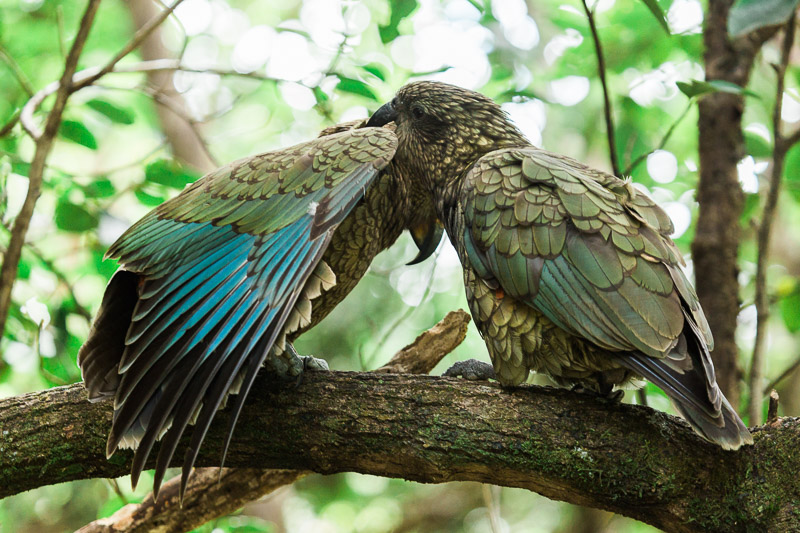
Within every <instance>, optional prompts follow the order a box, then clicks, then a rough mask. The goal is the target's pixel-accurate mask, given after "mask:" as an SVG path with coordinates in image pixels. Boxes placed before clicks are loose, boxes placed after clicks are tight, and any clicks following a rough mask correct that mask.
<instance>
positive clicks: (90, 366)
mask: <svg viewBox="0 0 800 533" xmlns="http://www.w3.org/2000/svg"><path fill="white" fill-rule="evenodd" d="M138 286H139V275H138V274H135V273H133V272H128V271H127V270H118V271H117V272H116V273H115V274H114V276H113V277H112V278H111V281H109V282H108V286H107V287H106V292H105V294H104V295H103V302H102V303H101V304H100V310H99V311H98V312H97V317H96V318H95V319H94V322H93V323H92V327H91V329H90V331H89V338H88V339H87V341H86V342H85V343H84V345H83V346H81V349H80V350H79V351H78V366H79V367H80V369H81V375H82V377H83V381H84V383H85V385H86V389H87V390H88V391H89V400H91V401H98V400H103V399H106V398H113V396H114V394H115V393H116V390H117V387H118V386H119V381H120V375H119V363H120V361H121V360H122V354H123V352H124V351H125V335H126V333H127V331H128V326H129V324H130V322H131V316H132V315H133V310H134V308H135V307H136V302H137V300H138V292H137V291H138Z"/></svg>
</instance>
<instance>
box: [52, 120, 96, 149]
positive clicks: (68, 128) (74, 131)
mask: <svg viewBox="0 0 800 533" xmlns="http://www.w3.org/2000/svg"><path fill="white" fill-rule="evenodd" d="M58 132H59V133H60V134H61V136H62V137H64V138H65V139H68V140H70V141H72V142H74V143H78V144H80V145H81V146H85V147H86V148H90V149H92V150H97V139H95V138H94V135H92V132H91V131H89V128H87V127H86V126H84V125H83V124H81V123H80V122H77V121H75V120H65V121H63V122H62V123H61V126H60V127H59V128H58Z"/></svg>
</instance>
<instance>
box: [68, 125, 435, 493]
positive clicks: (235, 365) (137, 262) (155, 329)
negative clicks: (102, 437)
mask: <svg viewBox="0 0 800 533" xmlns="http://www.w3.org/2000/svg"><path fill="white" fill-rule="evenodd" d="M360 126H363V121H362V122H361V123H359V124H345V125H341V126H336V127H333V128H329V129H328V130H325V131H324V132H323V133H322V136H321V137H320V138H317V139H315V140H312V141H309V142H306V143H302V144H299V145H296V146H293V147H290V148H286V149H283V150H277V151H272V152H268V153H265V154H260V155H256V156H253V157H248V158H245V159H242V160H239V161H236V162H234V163H231V164H229V165H227V166H225V167H222V168H220V169H218V170H216V171H214V172H211V173H210V174H208V175H206V176H205V177H203V178H201V179H200V180H198V181H197V182H195V183H194V184H192V185H191V186H189V187H187V188H186V189H185V190H184V191H183V192H181V193H180V194H179V195H178V196H177V197H175V198H173V199H172V200H169V201H167V202H165V203H164V204H162V205H161V206H159V207H157V208H156V209H154V210H153V211H151V212H150V213H149V214H147V215H146V216H145V217H143V218H142V219H141V220H140V221H138V222H137V223H136V224H134V225H133V226H132V227H131V228H130V229H129V230H128V231H126V232H125V233H124V234H123V235H122V236H121V237H120V238H119V239H118V240H117V242H116V243H114V244H113V245H112V246H111V248H110V249H109V251H108V253H107V255H108V256H109V257H112V258H115V259H117V260H118V261H119V263H120V270H118V271H117V273H116V274H115V275H114V277H113V278H112V280H111V281H110V282H109V285H108V288H107V289H106V294H105V295H104V297H103V302H102V305H101V308H100V311H99V312H98V315H97V317H96V319H95V321H94V323H93V325H92V329H91V331H90V334H89V338H88V340H87V341H86V343H85V344H84V345H83V346H82V347H81V350H80V352H79V355H78V363H79V365H80V367H81V371H82V375H83V377H84V381H85V384H86V388H87V389H88V391H89V397H90V399H92V400H100V399H104V398H113V399H114V418H113V423H112V428H111V432H110V435H109V439H108V446H107V453H108V455H109V456H110V455H111V454H113V453H114V452H115V451H116V450H117V449H118V448H120V447H133V448H136V453H135V456H134V460H133V466H132V476H133V482H134V484H135V483H136V480H137V479H138V476H139V474H140V473H141V471H142V469H143V468H144V465H145V462H146V460H147V458H148V456H149V455H150V452H151V451H152V450H153V448H154V447H155V446H156V444H155V443H156V441H157V440H161V444H160V446H159V450H158V454H157V460H156V478H155V490H156V492H157V491H158V487H159V485H160V483H161V480H162V478H163V475H164V471H165V469H166V468H167V466H168V465H169V464H170V462H171V459H172V456H173V454H174V452H175V450H176V447H177V444H178V441H179V439H180V437H181V435H182V434H183V432H184V431H185V430H186V428H187V426H188V425H189V424H194V426H195V427H194V429H193V430H192V441H191V444H190V447H189V449H188V450H187V452H186V455H185V458H184V467H183V470H184V478H183V483H184V485H183V486H184V487H185V482H186V477H187V475H188V473H189V471H190V470H191V468H192V466H193V464H194V461H195V459H196V457H197V453H198V451H199V449H200V445H201V444H202V441H203V439H204V438H205V434H206V432H207V430H208V427H209V425H210V423H211V421H212V420H213V418H214V416H215V414H216V411H217V409H218V408H219V407H220V406H221V405H223V404H224V402H225V401H226V399H227V398H228V396H229V395H230V394H231V393H237V392H238V395H237V396H236V399H235V401H234V406H233V412H232V414H231V416H230V423H229V432H228V439H230V436H231V434H232V431H233V427H234V425H235V423H236V419H237V416H238V413H239V411H240V409H241V407H242V404H243V402H244V399H245V397H246V396H247V392H248V391H249V388H250V386H251V384H252V382H253V380H254V378H255V376H256V373H257V372H258V370H259V368H261V366H262V365H263V364H265V363H266V364H267V366H268V367H270V368H271V369H272V370H273V371H275V372H276V373H278V374H279V375H282V376H296V375H298V374H299V373H300V372H301V371H302V369H303V361H301V360H300V359H299V358H298V357H297V356H296V354H295V353H294V350H293V349H292V348H291V345H290V344H289V343H290V342H291V341H292V340H294V339H295V338H296V337H297V336H299V335H300V334H301V333H302V332H304V331H306V330H307V329H309V328H310V327H312V326H314V325H315V324H317V323H318V322H319V321H320V320H321V319H322V318H324V317H325V316H326V315H327V314H328V313H329V312H330V311H331V310H332V309H333V308H334V307H335V306H336V305H337V304H338V303H339V302H340V301H341V300H342V299H343V298H344V297H345V296H346V295H347V294H348V293H349V292H350V290H352V289H353V287H354V286H355V285H356V283H357V282H358V281H359V280H360V279H361V277H362V276H363V275H364V274H365V272H366V270H367V268H368V266H369V264H370V262H371V261H372V259H373V258H374V257H375V255H377V254H378V253H379V252H380V251H381V250H383V249H385V248H387V247H388V246H390V245H391V244H392V243H393V242H394V241H395V240H396V239H397V237H398V236H399V235H400V233H401V232H402V231H403V229H406V228H407V229H411V230H412V233H413V235H414V238H415V240H416V241H417V242H418V243H422V244H423V249H421V250H420V256H418V260H421V259H424V257H426V256H427V255H429V254H430V253H431V252H432V251H433V247H434V246H435V244H436V241H438V238H436V237H437V235H440V234H441V231H440V230H439V231H438V232H437V225H436V224H435V213H434V211H433V208H432V204H431V201H430V200H429V197H428V196H425V197H423V196H421V194H420V192H419V191H418V190H417V189H416V188H415V187H413V186H412V184H410V182H409V181H408V180H407V179H406V178H405V177H404V175H403V174H401V173H400V172H398V169H397V168H396V167H395V166H393V165H392V164H391V160H392V158H393V156H394V154H395V150H396V147H397V137H396V136H395V134H394V133H393V132H392V130H391V129H390V128H361V127H360ZM426 237H428V238H426ZM431 243H433V244H431ZM225 447H227V443H226V445H225ZM224 453H225V452H224V450H223V458H224Z"/></svg>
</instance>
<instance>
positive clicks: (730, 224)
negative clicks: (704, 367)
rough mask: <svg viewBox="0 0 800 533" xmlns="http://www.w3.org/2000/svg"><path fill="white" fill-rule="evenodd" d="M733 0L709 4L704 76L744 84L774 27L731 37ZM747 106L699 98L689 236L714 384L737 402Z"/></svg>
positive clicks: (735, 98)
mask: <svg viewBox="0 0 800 533" xmlns="http://www.w3.org/2000/svg"><path fill="white" fill-rule="evenodd" d="M732 3H733V0H709V2H708V9H707V13H706V17H705V23H704V29H703V43H704V45H705V48H706V50H705V54H704V62H705V73H706V80H707V81H712V80H724V81H729V82H732V83H735V84H736V85H739V86H740V87H746V86H747V82H748V80H749V78H750V72H751V70H752V66H753V61H754V60H755V57H756V54H757V53H758V52H759V50H760V48H761V45H762V44H763V42H764V41H763V40H764V38H765V37H766V36H767V35H768V34H769V32H767V31H759V32H754V33H753V34H750V35H746V36H743V37H740V38H737V39H736V40H734V41H732V40H731V39H730V37H729V35H728V31H727V21H728V12H729V10H730V6H731V4H732ZM773 34H774V32H773ZM743 110H744V97H743V96H742V95H739V94H730V93H723V92H716V93H711V94H708V95H706V96H704V97H703V98H701V99H700V102H699V104H698V112H699V117H698V127H699V139H698V152H699V156H700V180H699V182H698V185H697V201H698V203H699V204H700V209H699V211H698V216H697V229H696V233H695V238H694V241H693V242H692V259H693V261H694V272H695V278H696V283H695V287H696V288H697V294H698V296H699V297H700V303H701V304H702V305H703V309H704V310H705V315H706V317H707V318H708V323H709V326H710V327H711V331H713V332H714V340H715V343H714V351H713V352H712V353H711V357H712V359H713V361H714V368H715V369H716V374H717V382H718V383H719V385H720V388H721V389H722V391H723V392H724V393H725V395H726V396H727V397H728V400H730V402H731V404H732V405H734V406H735V405H738V403H739V381H740V378H741V371H740V369H739V365H738V360H737V356H738V348H737V346H736V341H735V336H734V335H735V331H736V318H737V316H738V314H739V282H738V278H737V276H738V273H739V268H738V265H737V258H738V251H739V241H740V239H741V230H740V227H739V218H740V216H741V214H742V209H743V206H744V193H743V192H742V188H741V186H740V185H739V176H738V172H737V170H736V165H737V163H738V162H739V160H740V159H741V158H742V157H743V156H744V153H745V145H744V136H743V134H742V112H743Z"/></svg>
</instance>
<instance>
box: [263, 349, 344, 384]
mask: <svg viewBox="0 0 800 533" xmlns="http://www.w3.org/2000/svg"><path fill="white" fill-rule="evenodd" d="M266 366H267V369H268V370H269V371H270V372H272V373H273V374H275V375H277V376H278V377H280V378H282V379H285V380H287V381H292V380H294V381H295V384H296V385H297V386H299V385H300V383H302V380H303V374H304V373H305V371H306V370H311V371H320V370H322V371H327V370H330V368H329V367H328V363H327V361H325V360H324V359H317V358H316V357H313V356H311V355H300V354H298V353H297V350H295V348H294V346H293V345H292V343H290V342H286V343H285V344H284V345H283V353H282V354H280V355H276V354H275V353H274V352H273V353H271V354H270V356H269V357H268V358H267V365H266Z"/></svg>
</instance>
